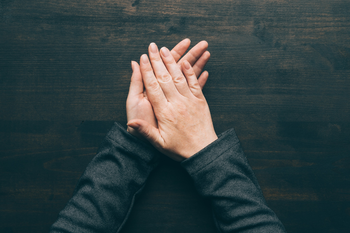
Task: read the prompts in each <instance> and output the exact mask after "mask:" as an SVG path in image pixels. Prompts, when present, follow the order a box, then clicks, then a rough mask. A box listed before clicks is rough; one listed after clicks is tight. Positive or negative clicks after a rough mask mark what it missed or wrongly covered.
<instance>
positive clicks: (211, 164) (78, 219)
mask: <svg viewBox="0 0 350 233" xmlns="http://www.w3.org/2000/svg"><path fill="white" fill-rule="evenodd" d="M159 156H161V154H160V153H159V152H158V151H157V150H155V149H154V148H153V147H151V146H150V145H148V144H146V143H144V142H142V141H140V140H138V139H137V138H135V137H133V136H132V135H131V134H129V133H128V132H127V131H126V130H125V129H124V128H123V127H122V126H120V125H119V124H117V123H115V124H114V126H113V127H112V129H111V130H110V131H109V133H108V134H107V136H106V138H105V140H104V143H103V145H102V146H101V148H100V149H99V152H98V154H97V155H96V156H95V157H94V158H93V160H92V161H91V162H90V164H89V165H88V167H87V168H86V170H85V172H84V174H83V175H82V177H81V178H80V180H79V182H78V185H77V187H76V190H75V192H74V195H73V197H72V198H71V199H70V200H69V202H68V203H67V205H66V207H65V208H64V209H63V210H62V211H61V212H60V213H59V216H58V219H57V221H56V222H55V223H54V224H53V225H52V227H51V230H50V232H51V233H54V232H65V233H66V232H86V233H90V232H91V233H92V232H94V233H96V232H112V233H115V232H119V231H120V229H121V228H122V226H123V224H124V223H125V221H126V219H127V218H128V215H129V213H130V211H131V208H132V206H133V203H134V199H135V196H136V195H137V194H138V193H139V192H140V191H141V190H142V188H143V186H144V184H145V182H146V179H147V177H148V175H149V174H150V172H151V171H152V170H153V169H154V168H155V167H156V165H157V164H158V158H159ZM181 165H182V166H183V167H184V168H185V169H186V170H187V172H188V173H189V174H190V176H191V177H192V179H193V181H194V183H195V186H196V189H197V191H198V192H199V193H200V195H202V196H204V197H205V198H208V199H209V200H210V203H211V206H212V210H213V215H214V221H215V223H216V226H217V229H218V232H225V233H226V232H272V233H275V232H285V230H284V227H283V225H282V223H281V222H280V221H279V219H278V218H277V216H276V215H275V213H274V212H273V211H272V210H271V209H270V208H269V207H267V205H266V203H265V200H264V197H263V195H262V192H261V189H260V187H259V184H258V182H257V180H256V178H255V176H254V173H253V171H252V169H251V168H250V166H249V164H248V162H247V159H246V157H245V156H244V154H243V151H242V148H241V146H240V143H239V140H238V138H237V136H236V134H235V132H234V130H233V129H231V130H228V131H226V132H224V133H223V134H221V135H219V138H218V139H217V140H216V141H215V142H213V143H212V144H210V145H208V146H207V147H206V148H204V149H203V150H201V151H200V152H198V153H197V154H195V155H193V156H192V157H190V158H189V159H186V160H184V161H183V162H182V163H181Z"/></svg>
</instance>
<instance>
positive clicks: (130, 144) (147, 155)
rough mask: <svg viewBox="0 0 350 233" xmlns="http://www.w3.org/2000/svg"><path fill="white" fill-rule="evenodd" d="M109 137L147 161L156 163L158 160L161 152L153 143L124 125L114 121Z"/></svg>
mask: <svg viewBox="0 0 350 233" xmlns="http://www.w3.org/2000/svg"><path fill="white" fill-rule="evenodd" d="M107 138H108V139H110V140H112V141H113V142H114V143H116V144H118V145H119V146H121V147H123V148H124V149H125V150H127V151H128V152H129V153H131V154H133V155H135V156H137V157H139V158H141V159H142V160H143V161H145V162H146V163H151V164H155V163H157V162H158V159H159V157H160V152H159V151H158V150H156V149H155V148H154V147H153V146H152V145H151V144H148V143H147V142H143V141H141V140H139V139H138V138H136V137H134V136H132V135H131V134H130V133H129V132H128V131H127V130H126V129H125V128H124V127H123V126H121V125H120V124H119V123H117V122H114V125H113V127H112V128H111V130H110V131H109V132H108V133H107Z"/></svg>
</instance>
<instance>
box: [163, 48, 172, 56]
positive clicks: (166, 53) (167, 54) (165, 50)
mask: <svg viewBox="0 0 350 233" xmlns="http://www.w3.org/2000/svg"><path fill="white" fill-rule="evenodd" d="M161 51H162V54H163V56H164V57H167V56H169V55H170V53H169V50H168V49H167V48H165V47H163V48H162V49H161Z"/></svg>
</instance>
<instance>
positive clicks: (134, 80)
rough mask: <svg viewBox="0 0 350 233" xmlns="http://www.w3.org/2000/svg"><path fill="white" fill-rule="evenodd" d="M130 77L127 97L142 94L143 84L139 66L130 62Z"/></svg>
mask: <svg viewBox="0 0 350 233" xmlns="http://www.w3.org/2000/svg"><path fill="white" fill-rule="evenodd" d="M131 68H132V75H131V81H130V88H129V96H136V95H139V94H143V82H142V76H141V70H140V66H139V64H138V63H137V62H135V61H131Z"/></svg>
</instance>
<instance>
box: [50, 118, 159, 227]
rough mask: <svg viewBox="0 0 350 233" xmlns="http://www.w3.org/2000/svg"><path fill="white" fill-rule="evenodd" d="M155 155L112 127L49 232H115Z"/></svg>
mask: <svg viewBox="0 0 350 233" xmlns="http://www.w3.org/2000/svg"><path fill="white" fill-rule="evenodd" d="M159 155H160V154H159V152H157V151H156V150H155V149H154V148H153V147H151V146H150V145H148V144H146V143H144V142H142V141H140V140H138V139H136V138H135V137H133V136H132V135H131V134H129V133H128V132H127V131H126V130H125V129H124V128H123V127H122V126H120V125H118V124H117V123H115V124H114V126H113V128H112V129H111V130H110V131H109V133H108V134H107V136H106V138H105V140H104V142H103V144H102V146H101V147H100V149H99V151H98V153H97V155H96V156H95V157H94V158H93V160H92V161H91V162H90V163H89V165H88V166H87V168H86V170H85V172H84V173H83V175H82V177H81V178H80V180H79V182H78V185H77V187H76V189H75V191H74V195H73V197H72V198H71V199H70V200H69V202H68V203H67V205H66V207H65V208H64V209H63V210H62V211H61V212H60V213H59V216H58V219H57V220H56V222H55V223H54V224H53V225H52V226H51V229H50V232H51V233H54V232H64V233H67V232H86V233H92V232H113V233H114V232H119V231H120V229H121V227H122V226H123V224H124V223H125V221H126V219H127V217H128V215H129V213H130V210H131V208H132V206H133V203H134V199H135V196H136V195H137V194H138V193H139V192H140V191H141V190H142V188H143V186H144V184H145V182H146V179H147V177H148V175H149V174H150V172H151V171H152V170H153V168H155V166H156V165H157V163H158V158H159Z"/></svg>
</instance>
